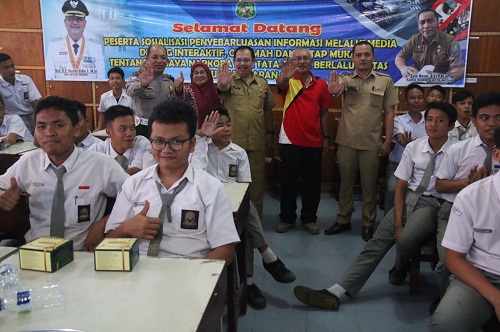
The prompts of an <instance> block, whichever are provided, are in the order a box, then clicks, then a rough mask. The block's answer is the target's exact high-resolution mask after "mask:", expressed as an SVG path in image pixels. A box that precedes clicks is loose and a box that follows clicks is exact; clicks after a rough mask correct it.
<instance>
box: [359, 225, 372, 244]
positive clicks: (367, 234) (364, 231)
mask: <svg viewBox="0 0 500 332" xmlns="http://www.w3.org/2000/svg"><path fill="white" fill-rule="evenodd" d="M361 237H362V238H363V240H364V241H365V242H368V241H370V239H371V238H372V237H373V226H363V227H362V228H361Z"/></svg>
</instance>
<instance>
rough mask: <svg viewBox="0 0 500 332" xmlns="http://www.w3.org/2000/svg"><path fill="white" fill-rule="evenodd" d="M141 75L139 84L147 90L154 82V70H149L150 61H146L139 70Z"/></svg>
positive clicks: (138, 72)
mask: <svg viewBox="0 0 500 332" xmlns="http://www.w3.org/2000/svg"><path fill="white" fill-rule="evenodd" d="M137 74H138V75H139V83H141V86H142V87H143V88H147V87H148V86H149V85H150V84H151V82H153V79H154V75H153V68H149V63H148V60H144V61H143V62H142V64H141V65H140V66H139V69H138V70H137Z"/></svg>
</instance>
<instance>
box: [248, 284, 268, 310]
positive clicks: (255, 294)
mask: <svg viewBox="0 0 500 332" xmlns="http://www.w3.org/2000/svg"><path fill="white" fill-rule="evenodd" d="M247 302H248V304H249V305H250V306H251V307H252V308H254V309H264V308H265V307H266V304H267V300H266V298H265V297H264V295H262V293H261V292H260V289H259V287H257V285H255V284H251V285H247Z"/></svg>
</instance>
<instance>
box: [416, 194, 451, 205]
mask: <svg viewBox="0 0 500 332" xmlns="http://www.w3.org/2000/svg"><path fill="white" fill-rule="evenodd" d="M422 197H429V198H434V199H436V200H437V201H438V203H439V204H440V205H443V203H444V202H448V203H450V204H452V205H453V203H452V202H449V201H447V200H445V199H444V198H437V197H434V196H432V195H422Z"/></svg>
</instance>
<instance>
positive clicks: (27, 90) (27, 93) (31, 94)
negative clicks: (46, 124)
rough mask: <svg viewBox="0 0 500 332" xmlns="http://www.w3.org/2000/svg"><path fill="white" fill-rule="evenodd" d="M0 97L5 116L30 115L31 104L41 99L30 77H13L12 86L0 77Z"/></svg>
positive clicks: (31, 111)
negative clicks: (0, 96)
mask: <svg viewBox="0 0 500 332" xmlns="http://www.w3.org/2000/svg"><path fill="white" fill-rule="evenodd" d="M0 95H2V98H3V102H4V107H5V114H7V115H10V114H17V115H25V114H32V113H33V107H32V106H31V102H32V101H35V100H38V99H40V98H42V95H41V94H40V92H39V91H38V89H37V88H36V86H35V83H33V80H32V79H31V77H29V76H26V75H15V81H14V85H12V84H10V83H9V82H7V81H5V80H4V79H3V78H2V77H0Z"/></svg>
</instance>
